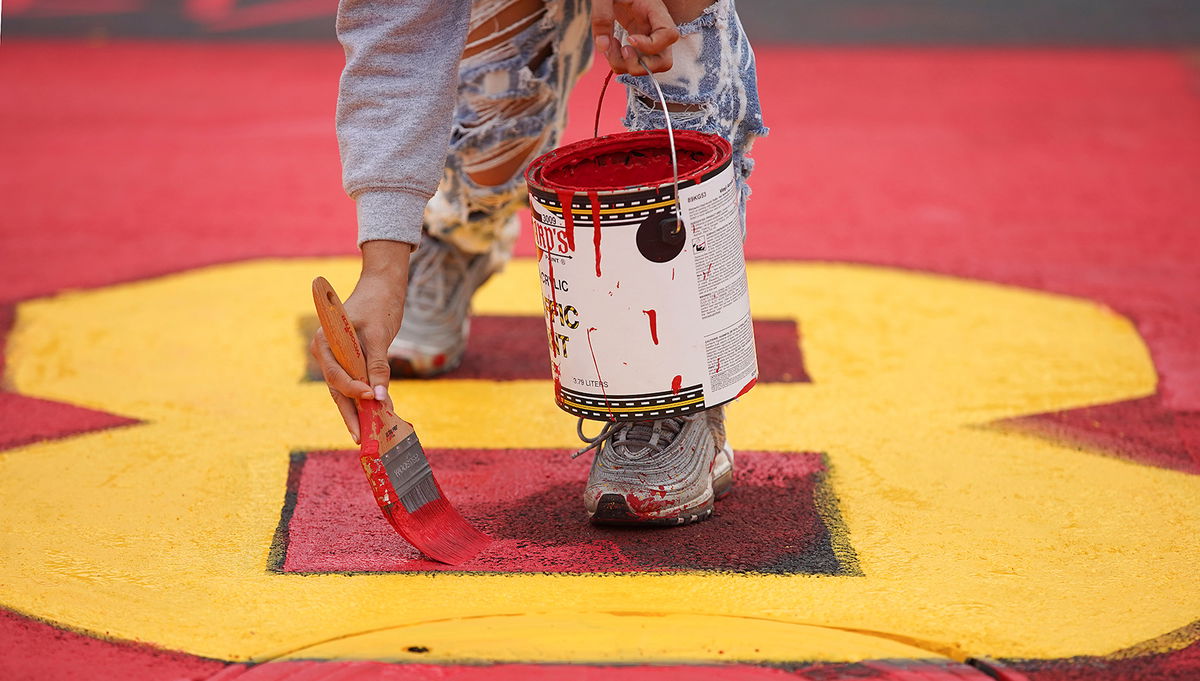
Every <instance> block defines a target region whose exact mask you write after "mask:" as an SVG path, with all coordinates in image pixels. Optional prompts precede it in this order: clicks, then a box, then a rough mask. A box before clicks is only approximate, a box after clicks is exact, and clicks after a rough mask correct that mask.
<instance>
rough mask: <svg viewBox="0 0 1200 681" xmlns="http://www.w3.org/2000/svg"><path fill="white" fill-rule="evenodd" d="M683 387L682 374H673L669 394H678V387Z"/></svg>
mask: <svg viewBox="0 0 1200 681" xmlns="http://www.w3.org/2000/svg"><path fill="white" fill-rule="evenodd" d="M682 387H683V376H678V375H677V376H675V378H672V379H671V394H673V395H678V394H679V389H680V388H682Z"/></svg>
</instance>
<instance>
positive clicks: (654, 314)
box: [642, 310, 658, 345]
mask: <svg viewBox="0 0 1200 681" xmlns="http://www.w3.org/2000/svg"><path fill="white" fill-rule="evenodd" d="M642 314H644V315H646V317H647V319H649V321H650V340H652V341H654V344H655V345H658V311H657V310H642Z"/></svg>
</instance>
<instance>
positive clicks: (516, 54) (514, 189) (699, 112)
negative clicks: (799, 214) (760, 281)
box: [425, 0, 767, 266]
mask: <svg viewBox="0 0 1200 681" xmlns="http://www.w3.org/2000/svg"><path fill="white" fill-rule="evenodd" d="M514 2H515V0H477V1H476V2H475V4H474V6H473V7H472V10H471V31H472V32H473V33H474V32H477V30H478V29H479V28H480V27H482V26H486V25H488V24H489V23H492V22H493V17H495V16H496V15H497V14H498V13H499V12H502V11H504V9H505V8H506V7H508V6H510V5H512V4H514ZM509 30H511V31H512V32H513V33H512V34H511V36H510V37H507V38H506V39H504V40H501V41H499V42H496V44H495V45H493V46H491V47H487V48H486V49H482V50H481V51H479V52H477V53H475V54H472V55H471V56H468V57H465V58H464V59H463V61H462V63H461V65H460V68H459V90H458V93H459V94H458V106H457V108H456V110H455V121H454V128H453V133H452V138H451V143H450V152H449V155H448V157H447V159H446V170H445V173H444V175H443V176H442V181H441V184H440V186H439V188H438V192H437V194H436V195H435V196H434V197H433V199H432V200H431V201H430V202H429V205H428V207H427V208H426V209H425V229H426V230H427V231H428V232H429V233H430V234H431V235H433V236H436V237H438V238H440V239H443V240H446V241H449V242H451V243H453V244H454V245H456V246H457V247H458V248H460V249H462V250H464V251H467V252H470V253H486V252H488V251H491V252H492V254H493V257H494V259H495V264H496V265H497V266H499V265H500V264H502V263H503V262H504V261H506V260H507V259H508V257H509V256H510V254H511V252H512V246H513V243H514V242H515V241H516V238H517V235H518V233H519V230H520V223H519V221H518V219H517V211H518V210H520V209H521V208H522V207H524V206H525V205H526V203H527V196H526V188H525V182H524V179H523V173H524V170H525V165H527V163H528V161H530V160H532V159H534V158H536V157H537V156H538V155H540V154H542V153H545V152H546V151H549V150H550V149H552V148H554V147H555V146H557V145H558V143H559V138H560V135H561V133H562V129H563V125H564V123H565V122H566V106H565V104H566V101H567V97H568V95H569V94H570V92H571V89H572V88H573V87H574V86H575V83H576V82H577V81H578V79H579V76H580V75H582V74H583V72H584V71H586V70H587V69H588V67H589V66H590V64H591V58H592V51H593V50H592V39H591V27H590V17H589V3H588V2H587V0H547V1H546V2H545V3H544V5H543V6H542V7H541V8H540V11H539V12H538V13H537V14H535V15H533V16H531V17H529V18H528V20H526V21H520V22H517V23H516V24H515V25H514V26H513V28H512V29H509ZM679 30H680V34H681V37H680V40H679V41H678V42H677V43H675V44H674V45H673V46H672V48H671V49H672V56H673V58H674V67H673V68H672V69H671V70H670V71H667V72H665V73H660V74H656V76H655V78H656V80H657V81H658V83H659V85H660V86H661V87H662V89H663V93H664V96H665V98H666V100H667V106H668V109H669V111H670V115H671V122H672V123H673V124H674V125H675V126H676V127H679V128H688V129H692V130H699V131H702V132H709V133H716V134H719V135H721V136H723V137H725V138H726V139H728V140H730V142H731V143H732V144H733V152H734V157H733V162H734V164H735V168H736V170H737V177H738V179H739V182H740V184H741V186H742V220H743V223H742V224H743V230H744V228H745V201H746V198H747V197H748V196H749V187H748V186H747V184H746V179H747V178H748V177H749V175H750V171H751V169H752V168H753V161H752V160H751V159H749V158H747V154H748V153H749V151H750V147H751V145H752V144H753V142H754V139H755V137H757V136H759V135H763V134H766V132H767V129H766V128H765V127H763V119H762V111H761V109H760V107H759V100H758V86H757V80H756V75H755V66H754V53H753V51H752V50H751V49H750V43H749V41H748V40H747V39H746V34H745V32H744V31H743V30H742V26H741V22H740V21H738V17H737V13H736V11H735V9H734V2H733V0H716V2H714V4H712V5H711V6H710V7H708V9H707V10H705V12H704V14H703V15H701V16H700V17H699V18H697V19H695V20H694V21H690V22H687V23H685V24H682V25H680V26H679ZM489 42H495V36H493V35H489V36H487V37H486V38H482V39H480V40H479V41H477V44H488V43H489ZM471 46H472V43H471V42H470V41H469V42H468V45H467V51H468V52H470V51H471ZM620 81H621V82H623V83H624V84H625V85H626V86H627V87H626V90H627V102H626V116H625V120H624V124H625V126H626V127H627V128H629V129H631V130H647V129H655V128H664V127H666V125H665V121H664V118H663V111H662V105H661V104H660V103H659V102H658V95H657V93H656V92H655V89H654V86H653V84H652V83H651V82H650V80H649V77H647V76H642V77H633V76H621V77H620ZM518 157H523V159H524V163H521V164H520V165H519V169H518V171H517V172H515V173H513V174H512V175H511V176H510V177H505V178H502V179H501V181H500V182H499V183H496V182H495V178H494V173H490V174H489V171H492V170H494V169H495V168H498V167H511V165H512V164H513V163H514V161H515V160H516V159H518ZM484 176H488V177H489V180H491V182H490V183H487V184H484V183H480V182H478V181H477V179H476V178H480V177H484Z"/></svg>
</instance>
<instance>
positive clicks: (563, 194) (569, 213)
mask: <svg viewBox="0 0 1200 681" xmlns="http://www.w3.org/2000/svg"><path fill="white" fill-rule="evenodd" d="M555 194H556V195H557V196H558V202H559V203H561V204H562V217H563V229H564V230H565V231H566V233H567V250H569V251H572V252H574V251H575V211H573V210H572V206H571V201H572V200H573V199H574V198H575V193H574V192H569V191H566V190H563V189H560V190H558V191H556V192H555Z"/></svg>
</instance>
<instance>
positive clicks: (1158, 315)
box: [0, 41, 1200, 681]
mask: <svg viewBox="0 0 1200 681" xmlns="http://www.w3.org/2000/svg"><path fill="white" fill-rule="evenodd" d="M3 49H4V57H5V58H4V59H0V86H2V87H3V89H4V91H5V93H6V96H5V97H4V98H2V99H0V121H2V122H3V125H2V126H0V154H3V156H4V158H5V160H6V163H4V164H3V165H2V166H0V196H2V197H3V201H2V205H3V207H4V212H3V215H4V219H3V221H2V225H0V271H2V272H4V273H5V275H6V282H5V284H4V287H3V289H2V290H0V304H3V305H8V306H9V307H3V308H0V312H2V313H3V314H0V317H3V318H2V319H0V326H3V327H6V326H7V322H8V317H7V316H10V315H11V304H12V303H14V302H17V301H20V300H23V299H26V298H30V297H34V296H40V295H47V294H51V293H55V292H58V291H62V290H65V289H70V288H78V287H92V286H99V285H104V284H109V283H113V282H118V281H126V280H133V279H139V278H144V277H148V276H153V275H157V274H163V273H168V272H173V271H178V270H182V269H187V268H191V267H196V266H200V265H205V264H210V263H216V262H227V261H231V260H240V259H246V258H252V257H260V256H281V257H286V256H298V255H321V254H340V253H350V252H353V240H354V226H353V207H352V205H351V203H350V202H349V200H348V199H346V198H345V197H344V196H343V195H342V193H341V191H340V189H339V177H338V165H337V155H336V144H335V142H334V139H333V131H332V111H333V105H334V87H335V84H336V79H337V74H338V69H339V68H340V63H341V52H340V50H339V49H338V48H337V47H336V46H332V45H319V46H303V45H211V44H206V45H187V44H165V43H141V44H137V43H128V44H105V43H103V42H97V43H71V42H38V43H30V42H20V41H16V42H13V41H6V42H5V46H4V48H3ZM759 57H760V70H761V79H762V90H763V98H764V107H765V112H766V117H767V123H768V124H769V125H770V126H771V127H772V134H771V136H770V137H768V138H766V139H764V140H762V141H760V142H759V145H758V147H757V149H756V151H755V157H756V158H757V159H758V162H759V166H758V171H757V173H756V175H755V177H754V188H755V192H756V194H755V198H754V200H753V201H752V202H751V204H750V215H751V218H750V219H751V236H750V240H749V242H748V244H747V250H748V255H749V256H750V257H751V258H760V259H763V258H778V259H808V260H813V259H815V260H837V261H852V262H865V263H875V264H882V265H894V266H900V267H907V268H914V269H920V270H927V271H933V272H942V273H947V274H954V275H960V276H965V277H972V278H979V279H987V280H992V281H997V282H1003V283H1008V284H1014V285H1020V286H1027V287H1031V288H1037V289H1042V290H1048V291H1054V292H1061V293H1066V294H1070V295H1075V296H1081V297H1086V298H1091V299H1094V300H1098V301H1102V302H1104V303H1107V304H1109V305H1111V306H1112V307H1113V308H1115V309H1117V310H1118V311H1119V312H1121V313H1122V314H1125V315H1128V316H1130V317H1131V318H1133V319H1134V320H1135V322H1136V323H1137V325H1138V329H1139V331H1140V332H1141V334H1142V335H1143V337H1145V339H1146V340H1147V343H1148V344H1149V347H1150V350H1151V353H1152V355H1153V357H1154V360H1155V363H1156V365H1157V367H1158V369H1159V372H1160V376H1161V379H1162V390H1161V394H1160V395H1159V396H1156V397H1153V398H1147V399H1146V400H1139V401H1136V402H1130V403H1124V404H1123V405H1112V406H1107V407H1097V408H1092V409H1091V410H1081V411H1078V412H1072V413H1067V414H1054V415H1047V416H1045V417H1032V418H1030V419H1025V420H1023V421H1022V422H1020V423H1015V424H1009V425H1010V426H1011V427H1020V428H1027V429H1032V430H1035V431H1036V432H1044V433H1047V434H1049V435H1051V436H1053V437H1061V438H1065V439H1072V438H1074V439H1076V440H1077V441H1079V442H1081V443H1086V444H1089V445H1092V446H1098V447H1101V448H1103V449H1105V450H1108V451H1110V452H1112V453H1113V454H1114V455H1117V456H1128V457H1130V458H1134V459H1135V460H1139V461H1143V462H1145V463H1149V464H1152V465H1161V466H1165V467H1170V468H1175V469H1177V470H1183V471H1188V472H1193V473H1194V472H1196V470H1197V466H1198V465H1200V464H1198V463H1197V462H1198V461H1200V459H1198V454H1197V453H1198V452H1200V353H1198V352H1196V341H1195V339H1196V338H1197V337H1198V336H1200V306H1198V305H1197V303H1196V300H1197V294H1198V293H1200V265H1198V264H1197V263H1200V238H1198V237H1200V217H1198V216H1200V192H1196V191H1195V181H1196V178H1197V177H1200V97H1197V94H1196V89H1195V82H1196V80H1195V79H1196V69H1195V66H1194V64H1193V62H1191V61H1190V60H1189V58H1188V57H1187V56H1186V55H1183V54H1177V53H1172V52H1155V51H1103V50H1084V51H1061V50H1041V51H1038V50H967V49H963V50H955V49H933V50H917V49H910V50H878V49H850V50H800V49H780V48H774V49H770V50H761V51H760V55H759ZM601 75H602V74H599V73H597V72H593V73H592V74H589V76H588V77H587V78H586V79H585V82H584V83H583V84H582V85H581V87H580V91H579V94H578V96H577V97H576V98H575V100H574V101H573V102H572V124H571V126H570V129H569V131H568V133H567V135H566V137H565V139H566V140H567V141H571V140H575V139H579V138H580V137H582V136H584V135H586V134H589V133H590V130H589V129H588V128H589V127H590V121H591V110H592V107H593V106H594V101H595V94H596V91H597V89H598V83H599V79H600V77H601ZM619 108H620V105H619V103H618V102H617V101H616V98H614V97H610V102H608V107H606V111H608V112H609V114H611V115H609V114H606V118H605V120H606V121H608V122H609V124H608V125H607V126H606V127H605V129H606V130H615V129H616V120H617V115H616V113H615V112H616V111H618V110H619ZM526 237H528V231H527V232H526ZM519 252H520V253H522V254H526V255H529V254H531V253H532V245H531V243H530V240H529V239H528V238H526V239H524V240H523V241H522V243H521V245H520V248H519ZM0 342H2V340H0ZM542 359H543V360H544V357H543V358H542ZM64 422H65V423H68V424H70V425H69V426H66V427H64V426H61V425H59V424H60V423H64ZM121 422H122V420H121V419H118V418H117V417H113V416H111V415H105V414H98V413H95V412H84V411H83V410H79V409H78V408H75V407H70V406H66V405H60V404H55V403H49V402H42V401H35V400H30V399H28V398H24V397H20V396H14V395H11V394H4V393H0V448H5V447H11V446H15V445H18V444H21V443H24V442H29V441H33V440H36V439H42V438H52V437H58V436H61V435H63V434H65V433H66V432H77V431H78V430H86V429H90V428H95V427H105V426H110V425H115V424H119V423H121ZM329 457H330V458H329V459H328V461H326V463H331V464H333V465H336V464H337V457H336V455H329ZM314 460H315V459H314ZM439 473H440V474H441V469H439ZM446 475H448V473H447V474H446ZM798 476H799V474H798ZM797 479H801V477H797ZM318 510H319V509H298V512H301V511H305V512H307V511H318ZM297 527H298V526H297ZM290 529H295V528H290ZM289 531H290V530H289ZM289 546H294V545H293V544H291V542H290V541H289ZM298 555H299V554H297V556H298ZM372 555H374V554H369V553H368V554H365V557H363V558H362V559H363V560H364V561H365V562H366V563H365V564H367V565H368V567H369V565H370V561H369V560H368V559H370V558H371V557H372ZM286 558H287V559H288V560H291V559H292V555H291V554H290V553H288V554H286ZM319 558H320V556H316V557H314V556H312V555H309V556H308V558H307V559H308V560H309V562H308V563H307V565H308V568H309V569H312V567H313V566H314V565H317V566H318V567H321V568H322V569H333V568H338V567H339V566H330V565H327V564H320V565H318V563H316V562H314V561H316V560H317V559H319ZM282 565H284V569H287V567H286V564H282ZM376 567H378V566H376ZM295 569H305V564H304V563H303V562H301V563H297V564H295ZM340 569H347V566H346V565H344V564H343V565H341V566H340ZM350 569H357V568H354V567H353V566H350ZM0 641H3V648H2V649H0V659H2V661H3V662H2V663H3V665H4V667H5V669H6V675H7V676H8V677H9V678H44V679H67V678H74V677H77V676H78V675H79V674H80V670H96V669H104V670H105V673H106V674H109V673H111V677H112V678H138V679H157V678H178V677H191V678H203V677H207V676H210V675H212V674H216V673H222V674H223V675H225V676H227V677H233V676H239V675H245V676H247V677H249V678H255V677H256V676H262V677H263V678H278V676H272V674H275V673H276V672H280V671H282V670H279V668H278V667H271V666H270V665H267V666H262V667H252V668H248V669H247V668H244V667H241V666H238V665H234V666H226V665H225V663H223V662H219V661H212V660H203V659H199V658H194V657H191V656H188V655H182V654H176V653H167V652H161V651H152V650H150V649H147V648H142V647H139V646H135V645H130V644H123V643H120V644H118V643H112V642H106V641H101V640H97V639H90V638H86V637H82V636H78V635H76V634H73V633H69V632H64V631H61V630H57V629H52V628H50V627H47V626H45V625H43V624H40V623H37V622H34V621H30V620H27V619H25V618H23V617H19V616H16V615H13V614H10V613H5V612H3V611H0ZM295 664H297V665H310V664H319V663H295ZM354 664H357V665H359V666H352V665H351V666H343V667H339V668H338V669H337V670H333V669H331V668H328V667H327V668H307V667H306V668H305V669H303V670H300V669H291V671H292V672H299V671H305V672H306V673H310V674H312V675H313V676H314V677H321V676H327V675H329V674H333V673H335V671H336V672H337V673H339V674H345V675H346V677H347V678H359V677H360V676H363V675H366V674H368V673H371V674H375V675H376V676H375V677H380V678H398V679H399V678H410V676H409V675H411V674H416V673H419V672H420V670H419V669H416V668H412V667H409V668H401V667H398V666H388V665H379V664H377V663H354ZM1008 664H1009V666H1010V667H1012V669H1013V670H1014V671H1013V675H1012V678H1021V677H1019V676H1017V675H1016V674H1017V673H1018V671H1017V670H1019V673H1021V674H1024V677H1026V678H1030V679H1034V680H1035V681H1040V680H1045V681H1059V680H1064V681H1065V680H1067V679H1090V678H1097V675H1098V674H1103V677H1102V678H1104V679H1164V680H1165V679H1172V680H1178V679H1187V678H1194V677H1197V676H1200V648H1198V647H1197V645H1196V644H1193V645H1191V646H1190V647H1187V648H1184V649H1183V650H1182V651H1180V652H1178V653H1175V654H1171V655H1149V656H1132V657H1131V658H1130V659H1109V658H1086V659H1084V658H1073V659H1070V660H1061V661H1051V662H1036V663H1035V662H1027V663H1026V662H1009V663H1008ZM364 665H365V666H364ZM929 666H931V667H936V668H935V669H933V670H932V671H931V673H932V674H935V675H936V674H943V672H944V674H943V675H942V676H940V677H936V676H935V678H952V676H950V674H954V673H958V672H959V671H961V672H962V673H963V674H966V675H967V676H966V677H965V678H979V676H978V673H977V672H974V671H973V670H972V669H971V668H968V667H964V666H962V665H957V666H953V667H952V668H951V667H948V668H945V669H943V668H941V667H937V666H936V665H932V663H930V665H929ZM832 667H833V666H830V665H826V666H824V671H821V670H819V669H816V668H815V667H814V668H798V669H796V670H776V669H765V668H757V667H746V668H737V667H730V668H720V674H728V676H727V677H726V678H730V679H734V678H738V679H740V678H767V676H772V675H773V676H780V675H793V676H795V677H798V678H837V676H836V674H843V675H845V674H849V673H859V672H861V673H862V674H864V675H865V676H863V678H881V679H882V678H895V677H894V676H888V675H887V673H885V672H878V673H876V672H877V671H878V670H875V671H872V670H871V669H870V668H869V667H858V668H856V669H857V671H855V670H851V669H849V668H846V669H841V670H840V671H838V670H832ZM514 669H516V670H521V671H520V672H519V673H520V674H521V675H523V677H524V678H534V677H535V676H536V674H540V673H546V674H547V675H549V674H550V673H551V672H548V671H546V670H547V669H553V668H533V669H532V670H530V669H529V668H520V667H517V668H514ZM222 670H224V671H223V672H222ZM593 671H594V673H595V675H596V676H597V677H599V676H600V675H605V676H606V677H607V676H608V674H609V672H610V670H607V669H604V668H597V669H596V670H591V671H585V670H579V669H575V670H572V672H571V673H572V675H573V676H575V677H576V678H586V675H587V674H591V673H593ZM625 671H628V672H629V673H630V674H631V675H633V674H643V675H644V676H645V678H647V679H651V678H654V679H659V678H682V677H684V676H687V675H688V674H694V669H687V668H685V669H682V670H679V669H675V670H674V671H672V668H661V669H649V670H640V669H637V668H633V669H626V670H625ZM710 672H711V673H710ZM477 673H478V671H477V669H472V668H450V669H449V670H447V671H446V674H448V675H449V676H448V678H455V676H454V675H458V676H457V678H464V679H465V678H467V677H468V676H472V675H476V674H477ZM821 673H824V674H826V676H820V675H819V674H821ZM516 674H517V672H516V671H514V678H516V676H515V675H516ZM671 674H676V676H671ZM714 674H717V671H716V670H709V669H706V672H705V676H707V677H710V678H720V677H719V676H714ZM739 674H744V675H739ZM871 674H876V675H875V676H871ZM970 674H975V676H974V677H971V676H970ZM279 676H282V673H280V674H279ZM631 677H632V676H631ZM547 678H548V676H547ZM855 678H859V677H855ZM926 678H928V676H927V677H926Z"/></svg>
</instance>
